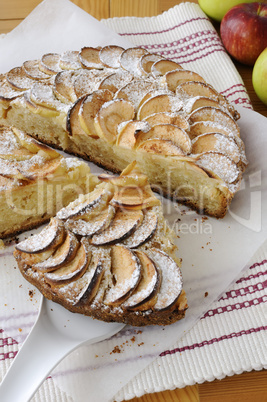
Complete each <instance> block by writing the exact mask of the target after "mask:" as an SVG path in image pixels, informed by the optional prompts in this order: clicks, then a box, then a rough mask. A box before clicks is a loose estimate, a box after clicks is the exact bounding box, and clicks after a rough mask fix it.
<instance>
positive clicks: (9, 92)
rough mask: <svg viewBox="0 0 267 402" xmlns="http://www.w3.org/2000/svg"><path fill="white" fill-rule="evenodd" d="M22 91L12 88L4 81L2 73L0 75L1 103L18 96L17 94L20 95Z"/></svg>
mask: <svg viewBox="0 0 267 402" xmlns="http://www.w3.org/2000/svg"><path fill="white" fill-rule="evenodd" d="M23 94H24V93H23V92H22V91H17V90H15V89H13V88H12V87H11V86H10V85H9V83H8V82H7V81H6V78H5V76H4V75H0V102H1V103H7V105H8V104H9V102H10V101H11V100H13V99H16V98H18V97H19V96H22V95H23Z"/></svg>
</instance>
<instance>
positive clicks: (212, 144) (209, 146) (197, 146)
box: [192, 133, 240, 163]
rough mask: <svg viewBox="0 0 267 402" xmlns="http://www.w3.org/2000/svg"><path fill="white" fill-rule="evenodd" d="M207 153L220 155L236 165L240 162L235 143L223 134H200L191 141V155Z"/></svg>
mask: <svg viewBox="0 0 267 402" xmlns="http://www.w3.org/2000/svg"><path fill="white" fill-rule="evenodd" d="M209 151H213V152H219V153H222V154H224V155H226V156H228V157H229V158H230V159H232V160H233V161H234V162H235V163H238V162H239V160H240V151H239V148H238V146H237V144H236V142H235V141H234V140H233V139H232V138H230V137H228V136H226V135H224V134H219V133H209V134H202V135H199V136H198V137H196V138H195V139H194V140H193V141H192V153H193V154H201V153H203V152H209Z"/></svg>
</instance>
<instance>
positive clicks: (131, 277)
mask: <svg viewBox="0 0 267 402" xmlns="http://www.w3.org/2000/svg"><path fill="white" fill-rule="evenodd" d="M99 179H100V181H102V183H101V184H99V185H98V186H97V187H96V188H95V190H94V191H93V192H91V193H89V194H87V195H84V196H80V197H79V198H78V199H77V200H75V201H74V202H72V203H70V204H69V205H68V206H67V207H65V208H63V209H62V210H60V211H59V212H58V213H57V215H56V217H55V218H52V219H51V220H50V223H49V225H47V226H46V227H45V228H44V229H43V230H42V231H41V232H40V233H38V234H37V235H35V236H33V237H30V238H28V239H26V240H25V241H23V242H21V243H19V244H18V245H17V246H16V250H15V252H14V256H15V258H16V260H17V263H18V266H19V268H20V271H21V273H22V275H23V276H24V277H25V278H26V279H27V280H28V281H29V282H31V283H32V284H34V285H35V286H36V287H37V288H38V289H39V290H40V291H41V292H42V293H43V295H44V296H45V297H47V298H49V299H51V300H53V301H55V302H57V303H59V304H61V305H63V306H64V307H65V308H67V309H68V310H70V311H72V312H76V313H81V314H85V315H89V316H92V317H94V318H97V319H100V320H104V321H108V322H109V321H116V322H123V323H126V324H130V325H135V326H143V325H168V324H171V323H173V322H175V321H177V320H179V319H181V318H183V317H184V314H185V311H186V309H187V299H186V295H185V292H184V290H183V281H182V276H181V272H180V268H179V264H180V261H179V259H177V257H176V255H175V250H176V246H175V245H174V243H173V236H174V234H173V232H172V231H171V230H170V228H169V227H168V226H167V223H166V221H165V219H164V217H163V213H162V209H161V205H160V202H159V200H158V198H157V197H155V195H154V194H153V192H152V191H151V188H150V186H149V184H148V181H147V177H146V176H145V175H143V174H141V173H140V172H139V170H137V169H136V167H135V163H133V164H132V165H130V166H129V167H127V169H126V170H125V171H124V172H122V174H121V175H120V176H111V175H100V176H99Z"/></svg>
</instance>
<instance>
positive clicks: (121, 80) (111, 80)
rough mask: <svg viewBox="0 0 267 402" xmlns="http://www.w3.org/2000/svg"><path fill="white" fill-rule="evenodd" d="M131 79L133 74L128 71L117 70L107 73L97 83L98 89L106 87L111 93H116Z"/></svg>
mask: <svg viewBox="0 0 267 402" xmlns="http://www.w3.org/2000/svg"><path fill="white" fill-rule="evenodd" d="M132 80H133V75H132V74H131V73H129V72H128V71H122V70H120V71H118V72H116V73H113V74H109V75H108V76H107V77H105V78H104V79H103V80H102V81H101V82H100V84H99V89H108V90H109V91H111V92H112V93H114V94H115V93H116V92H117V91H119V90H120V89H121V88H122V87H124V86H125V85H127V84H128V83H129V82H131V81H132Z"/></svg>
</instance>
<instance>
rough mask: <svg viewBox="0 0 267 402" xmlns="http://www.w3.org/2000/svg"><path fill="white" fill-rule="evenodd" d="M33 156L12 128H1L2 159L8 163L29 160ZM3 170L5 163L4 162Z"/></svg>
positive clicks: (0, 150) (0, 155)
mask: <svg viewBox="0 0 267 402" xmlns="http://www.w3.org/2000/svg"><path fill="white" fill-rule="evenodd" d="M32 156H33V154H32V153H31V152H30V151H29V150H28V149H27V148H24V147H23V146H22V145H21V143H20V141H19V139H18V138H17V136H16V135H15V133H14V131H13V130H12V128H10V127H7V126H0V158H1V159H6V160H8V161H14V162H16V161H23V160H29V159H30V158H31V157H32ZM2 164H3V168H5V166H4V164H5V163H4V162H2Z"/></svg>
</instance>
